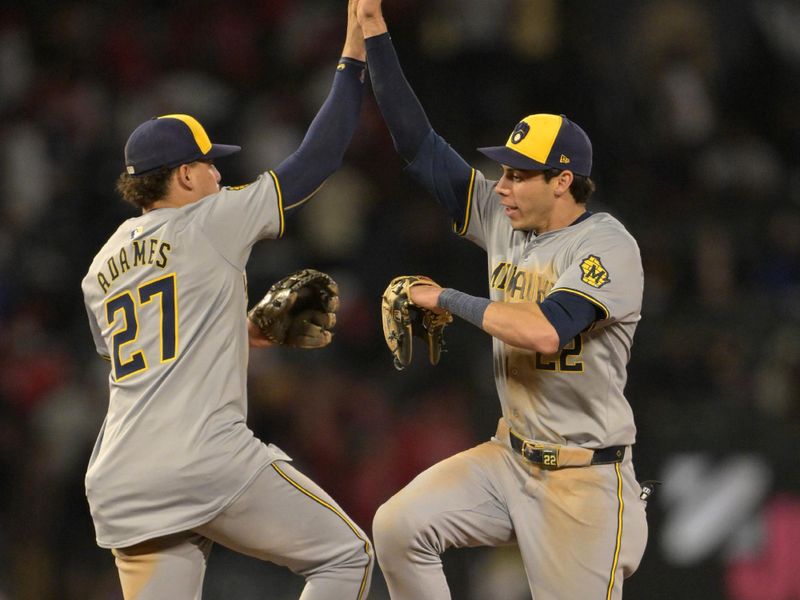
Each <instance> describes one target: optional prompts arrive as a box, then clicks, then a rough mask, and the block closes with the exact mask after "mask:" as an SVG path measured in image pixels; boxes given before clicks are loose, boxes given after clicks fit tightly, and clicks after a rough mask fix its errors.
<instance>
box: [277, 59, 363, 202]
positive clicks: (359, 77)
mask: <svg viewBox="0 0 800 600" xmlns="http://www.w3.org/2000/svg"><path fill="white" fill-rule="evenodd" d="M364 69H365V63H363V62H362V61H360V60H355V59H353V58H345V57H343V58H341V59H340V60H339V65H338V67H337V69H336V74H335V75H334V77H333V85H332V86H331V91H330V93H329V94H328V97H327V98H326V99H325V102H324V103H323V104H322V106H321V107H320V109H319V112H318V113H317V115H316V116H315V117H314V120H313V121H312V122H311V125H309V127H308V131H307V132H306V135H305V137H304V138H303V141H302V142H301V144H300V147H299V148H298V149H297V150H295V152H294V153H292V154H291V155H290V156H288V157H287V158H286V159H284V160H283V161H282V162H281V163H280V164H279V165H278V166H277V167H275V169H274V172H275V175H276V176H277V178H278V183H279V185H280V190H281V195H282V197H283V206H284V211H286V212H287V215H288V214H291V213H292V212H297V211H296V210H294V211H293V210H292V209H296V208H298V207H300V206H302V205H303V203H305V201H306V200H308V199H309V198H310V197H311V196H312V195H313V194H314V192H316V191H317V190H318V189H319V187H320V186H321V185H322V184H323V183H324V181H325V180H326V179H327V178H328V177H330V176H331V175H332V174H333V173H334V172H335V171H336V169H338V168H339V167H340V166H341V164H342V159H343V158H344V153H345V150H346V149H347V146H348V144H349V143H350V140H351V138H352V137H353V133H354V132H355V129H356V125H357V124H358V115H359V113H360V112H361V99H362V97H363V87H364V86H363V82H364Z"/></svg>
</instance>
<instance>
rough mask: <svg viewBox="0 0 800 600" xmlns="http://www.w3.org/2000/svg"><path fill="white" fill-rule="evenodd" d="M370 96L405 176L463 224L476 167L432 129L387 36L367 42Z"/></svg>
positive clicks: (383, 35) (372, 38) (377, 37)
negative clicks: (468, 162)
mask: <svg viewBox="0 0 800 600" xmlns="http://www.w3.org/2000/svg"><path fill="white" fill-rule="evenodd" d="M366 46H367V64H368V65H369V76H370V80H371V81H372V90H373V92H374V94H375V100H376V102H377V103H378V107H379V108H380V111H381V114H382V115H383V119H384V121H386V126H387V127H388V128H389V133H390V134H391V136H392V141H393V142H394V147H395V149H396V150H397V152H398V154H400V156H401V157H403V159H404V160H405V161H406V163H408V167H407V172H408V174H409V175H410V176H411V177H413V178H414V179H415V180H416V181H417V182H419V183H420V184H421V185H423V186H424V187H425V188H426V189H427V190H428V191H429V192H430V193H431V194H433V195H434V197H435V198H436V199H437V200H438V201H439V203H440V204H441V205H442V206H443V207H444V208H445V210H447V212H448V214H449V215H450V216H451V217H452V218H453V220H454V221H459V220H461V219H463V218H464V212H465V209H466V206H467V201H468V195H469V190H470V182H471V181H472V167H470V166H469V165H468V164H467V162H466V161H465V160H464V159H463V158H462V157H461V156H460V155H459V154H458V153H457V152H456V151H455V150H453V148H451V147H450V145H449V144H448V143H447V142H446V141H445V140H444V139H443V138H442V137H441V136H439V135H437V133H436V132H435V131H434V130H433V128H432V127H431V124H430V122H429V121H428V117H427V115H426V114H425V110H424V109H423V108H422V105H421V104H420V102H419V100H418V99H417V97H416V95H415V94H414V90H412V89H411V85H410V84H409V83H408V81H407V80H406V78H405V75H404V74H403V70H402V68H401V66H400V61H399V60H398V58H397V53H396V52H395V49H394V45H393V44H392V38H391V37H390V36H389V34H388V33H384V34H381V35H377V36H374V37H369V38H367V39H366Z"/></svg>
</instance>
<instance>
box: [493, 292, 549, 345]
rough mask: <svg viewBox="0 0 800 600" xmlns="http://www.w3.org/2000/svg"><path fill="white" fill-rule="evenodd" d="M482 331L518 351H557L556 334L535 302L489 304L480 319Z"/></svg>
mask: <svg viewBox="0 0 800 600" xmlns="http://www.w3.org/2000/svg"><path fill="white" fill-rule="evenodd" d="M483 330H484V331H485V332H486V333H488V334H489V335H491V336H493V337H496V338H497V339H499V340H501V341H503V342H505V343H506V344H509V345H511V346H516V347H517V348H525V349H527V350H534V351H536V352H541V353H542V354H552V353H553V352H556V351H558V345H559V339H558V332H557V331H556V329H555V327H553V325H552V324H551V323H550V321H548V320H547V317H545V316H544V314H542V311H541V310H540V309H539V305H537V304H536V303H535V302H519V303H510V302H492V303H491V304H490V305H489V306H488V307H487V308H486V312H485V313H484V315H483Z"/></svg>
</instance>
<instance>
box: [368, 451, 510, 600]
mask: <svg viewBox="0 0 800 600" xmlns="http://www.w3.org/2000/svg"><path fill="white" fill-rule="evenodd" d="M504 451H505V450H504V449H503V447H502V446H500V445H499V444H496V443H491V442H487V443H485V444H481V445H479V446H476V447H475V448H471V449H470V450H467V451H465V452H461V453H459V454H456V455H455V456H452V457H450V458H448V459H445V460H443V461H442V462H440V463H437V464H435V465H434V466H432V467H431V468H429V469H427V470H426V471H423V472H422V473H421V474H420V475H418V476H417V477H416V478H415V479H414V480H413V481H411V482H410V483H409V484H408V485H407V486H406V487H404V488H403V489H402V490H400V491H399V492H398V493H397V494H395V495H394V496H392V497H391V498H390V499H389V500H388V501H387V502H386V503H385V504H383V505H382V506H381V507H380V508H379V509H378V511H377V513H376V514H375V519H374V521H373V526H372V527H373V535H374V537H375V547H376V552H377V555H378V562H379V563H380V566H381V570H382V572H383V574H384V577H385V578H386V583H387V586H388V588H389V593H390V594H391V597H392V599H393V600H406V599H407V600H419V599H420V598H425V599H426V600H444V599H449V598H450V590H449V588H448V587H447V582H446V580H445V576H444V571H443V570H442V562H441V556H440V555H441V554H442V553H443V552H444V551H445V550H446V549H447V548H451V547H453V548H465V547H472V546H498V545H502V544H506V543H509V542H510V541H512V540H513V539H514V533H513V531H512V527H511V521H510V519H509V516H508V511H507V510H506V507H505V504H504V500H503V498H502V495H501V494H500V493H499V491H498V490H499V489H500V486H499V485H498V482H497V480H496V477H495V475H496V474H497V472H498V469H499V468H501V464H502V453H503V452H504Z"/></svg>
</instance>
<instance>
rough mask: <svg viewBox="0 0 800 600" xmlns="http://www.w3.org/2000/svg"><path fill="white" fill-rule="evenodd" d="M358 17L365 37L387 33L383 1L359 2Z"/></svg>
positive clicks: (369, 0) (358, 0) (363, 0)
mask: <svg viewBox="0 0 800 600" xmlns="http://www.w3.org/2000/svg"><path fill="white" fill-rule="evenodd" d="M357 4H358V9H357V11H356V12H357V17H358V22H359V24H360V25H361V29H362V31H363V32H364V37H372V36H374V35H380V34H381V33H385V32H386V30H387V29H386V22H385V21H384V20H383V12H382V11H381V0H357Z"/></svg>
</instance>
